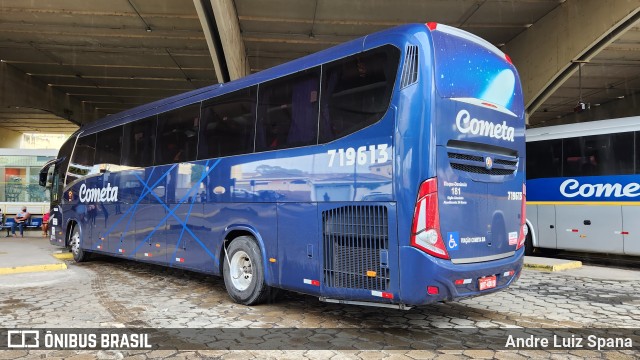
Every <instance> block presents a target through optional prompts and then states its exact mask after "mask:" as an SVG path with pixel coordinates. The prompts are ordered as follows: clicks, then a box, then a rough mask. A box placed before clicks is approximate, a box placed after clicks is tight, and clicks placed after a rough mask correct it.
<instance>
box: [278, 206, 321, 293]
mask: <svg viewBox="0 0 640 360" xmlns="http://www.w3.org/2000/svg"><path fill="white" fill-rule="evenodd" d="M277 219H278V220H277V223H278V257H277V258H276V260H277V266H278V269H279V272H280V274H281V277H280V279H279V280H280V281H279V285H280V286H281V287H282V288H284V289H289V290H295V291H298V292H303V293H306V294H315V295H319V294H320V282H322V278H321V274H322V272H321V269H320V262H321V259H322V252H321V248H320V246H319V239H320V238H321V234H320V230H319V224H318V205H317V203H280V204H278V217H277ZM305 280H306V281H305ZM313 281H317V283H316V282H313Z"/></svg>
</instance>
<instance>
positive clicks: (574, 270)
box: [524, 256, 640, 281]
mask: <svg viewBox="0 0 640 360" xmlns="http://www.w3.org/2000/svg"><path fill="white" fill-rule="evenodd" d="M524 267H525V269H530V270H536V271H554V272H557V273H558V274H561V275H567V276H575V277H583V278H589V279H596V280H614V281H625V280H635V281H640V270H638V269H632V268H630V269H628V270H627V269H619V268H615V267H610V266H606V265H602V266H592V265H582V262H580V261H576V260H566V259H554V258H545V257H537V256H525V257H524Z"/></svg>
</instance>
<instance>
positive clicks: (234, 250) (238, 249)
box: [223, 236, 269, 305]
mask: <svg viewBox="0 0 640 360" xmlns="http://www.w3.org/2000/svg"><path fill="white" fill-rule="evenodd" d="M223 261H224V268H223V276H224V285H225V287H226V288H227V292H228V293H229V296H231V298H232V299H233V300H234V301H235V302H237V303H240V304H244V305H255V304H259V303H261V302H263V301H264V300H266V299H267V297H268V295H269V287H268V286H267V285H266V284H265V282H264V267H263V264H262V255H261V252H260V247H258V244H257V243H256V241H255V239H254V238H253V237H250V236H240V237H237V238H235V239H234V240H233V241H232V242H231V244H230V245H229V247H227V249H226V251H225V258H224V259H223Z"/></svg>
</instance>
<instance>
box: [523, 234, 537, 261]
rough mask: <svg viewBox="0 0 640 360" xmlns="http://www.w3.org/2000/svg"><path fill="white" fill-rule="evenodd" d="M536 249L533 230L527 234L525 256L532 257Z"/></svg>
mask: <svg viewBox="0 0 640 360" xmlns="http://www.w3.org/2000/svg"><path fill="white" fill-rule="evenodd" d="M534 250H535V248H534V247H533V236H532V235H531V229H529V231H528V232H527V236H526V237H525V239H524V255H525V256H531V255H533V251H534Z"/></svg>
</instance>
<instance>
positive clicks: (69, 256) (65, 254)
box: [52, 252, 73, 260]
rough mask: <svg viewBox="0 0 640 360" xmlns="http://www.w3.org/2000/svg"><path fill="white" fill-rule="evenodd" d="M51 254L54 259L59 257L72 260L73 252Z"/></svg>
mask: <svg viewBox="0 0 640 360" xmlns="http://www.w3.org/2000/svg"><path fill="white" fill-rule="evenodd" d="M52 256H53V257H54V258H56V259H60V260H73V254H72V253H70V252H68V253H56V254H52Z"/></svg>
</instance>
